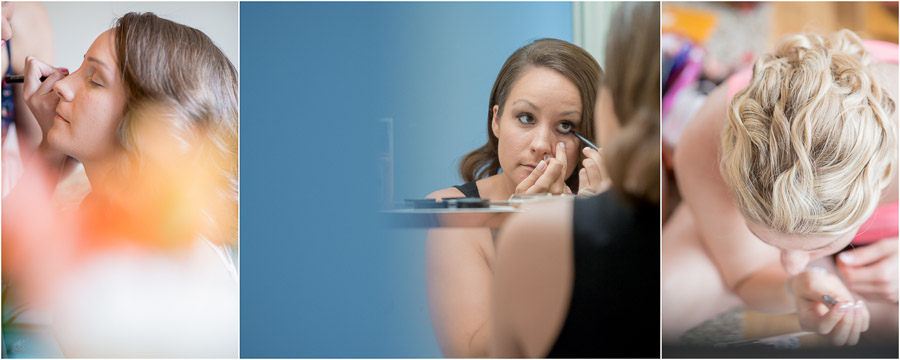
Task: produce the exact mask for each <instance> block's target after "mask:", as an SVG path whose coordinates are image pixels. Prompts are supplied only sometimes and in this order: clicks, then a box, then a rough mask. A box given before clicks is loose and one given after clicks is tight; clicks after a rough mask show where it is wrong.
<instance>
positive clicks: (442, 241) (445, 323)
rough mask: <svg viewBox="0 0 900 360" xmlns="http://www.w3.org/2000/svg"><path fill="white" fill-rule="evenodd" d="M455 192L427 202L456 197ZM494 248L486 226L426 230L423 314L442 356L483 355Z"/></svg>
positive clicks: (448, 191)
mask: <svg viewBox="0 0 900 360" xmlns="http://www.w3.org/2000/svg"><path fill="white" fill-rule="evenodd" d="M458 196H462V193H461V192H459V190H457V189H455V188H449V189H444V190H439V191H436V192H434V193H432V194H430V195H428V198H432V199H433V198H444V197H458ZM493 248H494V244H493V240H492V236H491V231H490V229H487V228H475V229H465V228H442V229H432V230H430V231H429V232H428V243H427V246H426V267H427V272H426V273H427V279H428V281H427V287H428V310H429V312H430V313H431V324H432V327H433V328H434V334H435V337H436V338H437V342H438V345H439V346H440V348H441V352H442V353H443V354H444V356H446V357H486V356H487V346H488V340H489V335H490V332H491V331H490V299H491V296H490V290H491V289H490V284H491V276H492V275H491V262H492V261H493V256H494V250H493Z"/></svg>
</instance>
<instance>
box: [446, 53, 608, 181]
mask: <svg viewBox="0 0 900 360" xmlns="http://www.w3.org/2000/svg"><path fill="white" fill-rule="evenodd" d="M602 76H603V71H602V70H601V69H600V65H599V64H597V61H596V60H595V59H594V58H593V57H592V56H591V55H590V54H588V53H587V51H585V50H584V49H582V48H580V47H578V46H575V45H573V44H570V43H568V42H565V41H562V40H556V39H540V40H536V41H534V42H532V43H530V44H528V45H526V46H523V47H522V48H519V49H518V50H516V51H515V52H514V53H513V54H512V55H510V57H509V58H508V59H507V60H506V62H505V63H504V64H503V67H502V68H501V69H500V73H499V74H498V75H497V80H496V81H495V82H494V87H493V89H492V90H491V97H490V103H489V104H488V117H487V135H488V141H487V143H486V144H484V145H483V146H481V147H480V148H478V149H476V150H474V151H472V152H471V153H469V154H467V155H466V156H465V157H463V159H462V162H461V163H460V166H459V173H460V176H461V177H462V178H463V179H464V180H465V181H467V182H469V181H475V180H478V179H482V178H485V177H488V176H493V175H496V174H498V173H500V172H501V169H502V174H504V175H505V176H506V177H507V178H508V179H507V180H508V181H509V182H510V183H511V184H512V188H515V185H516V184H518V183H519V182H521V181H522V180H523V179H524V178H525V177H527V176H528V175H529V174H530V173H531V172H532V171H533V170H534V169H535V166H537V165H538V163H539V162H540V161H541V160H542V159H544V157H545V156H546V155H550V156H555V153H556V151H557V148H558V147H557V144H558V143H560V142H562V143H563V144H565V152H566V158H567V162H568V164H566V165H567V167H566V169H567V171H566V174H565V177H566V179H567V180H566V185H568V186H569V188H570V189H572V190H574V191H577V190H578V176H577V175H575V176H572V174H577V170H579V169H580V168H581V159H582V158H583V156H582V155H581V151H580V146H581V144H580V142H579V140H578V139H577V138H576V137H575V136H573V135H571V131H573V130H574V131H577V132H578V133H579V134H581V135H583V136H585V137H587V138H593V134H594V128H593V123H592V121H591V120H592V119H593V113H594V99H595V98H596V95H597V81H598V79H600V78H601V77H602Z"/></svg>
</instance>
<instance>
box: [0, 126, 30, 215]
mask: <svg viewBox="0 0 900 360" xmlns="http://www.w3.org/2000/svg"><path fill="white" fill-rule="evenodd" d="M0 154H2V159H3V160H2V163H3V164H2V165H3V170H2V172H3V189H2V192H3V197H4V198H5V197H6V195H7V194H9V191H10V190H12V188H13V186H15V185H16V182H18V181H19V178H20V177H22V173H23V172H25V168H24V167H23V165H22V156H21V154H20V153H19V137H18V136H16V124H15V123H12V124H9V127H8V128H7V129H6V138H5V139H3V150H0Z"/></svg>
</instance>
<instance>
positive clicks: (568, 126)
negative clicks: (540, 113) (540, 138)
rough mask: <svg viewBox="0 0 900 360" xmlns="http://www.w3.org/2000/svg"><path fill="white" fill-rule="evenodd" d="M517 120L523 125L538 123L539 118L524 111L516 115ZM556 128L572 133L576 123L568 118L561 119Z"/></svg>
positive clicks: (564, 132)
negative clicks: (536, 118)
mask: <svg viewBox="0 0 900 360" xmlns="http://www.w3.org/2000/svg"><path fill="white" fill-rule="evenodd" d="M516 120H518V121H519V123H520V124H522V125H535V124H537V120H535V118H534V115H532V114H529V113H522V114H519V115H516ZM555 128H556V131H557V132H559V133H560V134H563V135H565V134H569V133H571V132H572V130H575V123H573V122H571V121H568V120H563V121H560V122H559V123H558V124H556V127H555Z"/></svg>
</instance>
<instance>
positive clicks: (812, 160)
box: [720, 30, 896, 235]
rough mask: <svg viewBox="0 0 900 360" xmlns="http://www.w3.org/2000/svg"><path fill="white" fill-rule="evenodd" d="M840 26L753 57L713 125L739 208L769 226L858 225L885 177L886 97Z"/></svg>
mask: <svg viewBox="0 0 900 360" xmlns="http://www.w3.org/2000/svg"><path fill="white" fill-rule="evenodd" d="M870 61H871V56H870V54H869V53H868V51H866V49H865V47H864V46H863V43H862V40H860V38H859V37H858V36H857V35H856V34H854V33H853V32H852V31H849V30H841V31H839V32H837V33H834V34H833V35H832V36H831V37H829V38H823V37H822V36H819V35H815V34H798V35H791V36H788V37H787V38H785V39H784V40H782V42H781V43H780V45H779V46H778V48H777V50H776V51H775V53H774V54H767V55H763V56H762V57H760V58H759V59H758V60H757V61H756V63H755V64H754V67H753V79H752V80H751V82H750V85H749V86H747V88H745V89H743V90H741V91H740V92H738V93H737V95H735V97H734V99H733V100H732V102H731V105H730V107H729V108H728V112H727V120H726V122H725V126H724V129H723V131H722V157H721V164H720V171H721V173H722V178H723V179H724V180H725V183H726V184H728V186H729V188H730V189H731V193H732V195H733V196H734V198H735V199H736V202H737V204H738V207H739V208H740V209H741V212H742V213H743V214H744V216H746V217H748V218H749V219H750V220H751V221H754V222H757V223H760V224H762V225H765V226H767V227H769V228H771V229H773V230H775V231H778V232H781V233H787V234H802V235H840V234H845V233H847V232H849V231H852V230H853V229H856V228H857V227H859V226H860V225H861V224H862V223H863V222H864V221H865V220H866V218H868V217H869V216H870V215H871V214H872V212H873V211H874V209H875V207H876V205H877V204H878V199H879V197H880V195H881V190H882V189H883V188H885V187H886V186H887V185H888V184H889V183H890V181H891V173H892V171H891V170H892V168H893V166H895V165H894V162H895V154H894V152H895V151H896V145H895V144H896V139H895V137H896V135H895V130H894V126H895V125H894V124H893V122H892V120H891V115H892V114H893V112H894V110H895V104H894V101H893V100H892V99H891V98H890V97H889V96H888V93H887V91H886V90H885V89H884V88H882V87H881V86H880V85H879V84H878V82H877V81H876V80H875V79H874V77H873V73H872V72H871V71H870V69H869V68H868V65H869V63H870Z"/></svg>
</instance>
